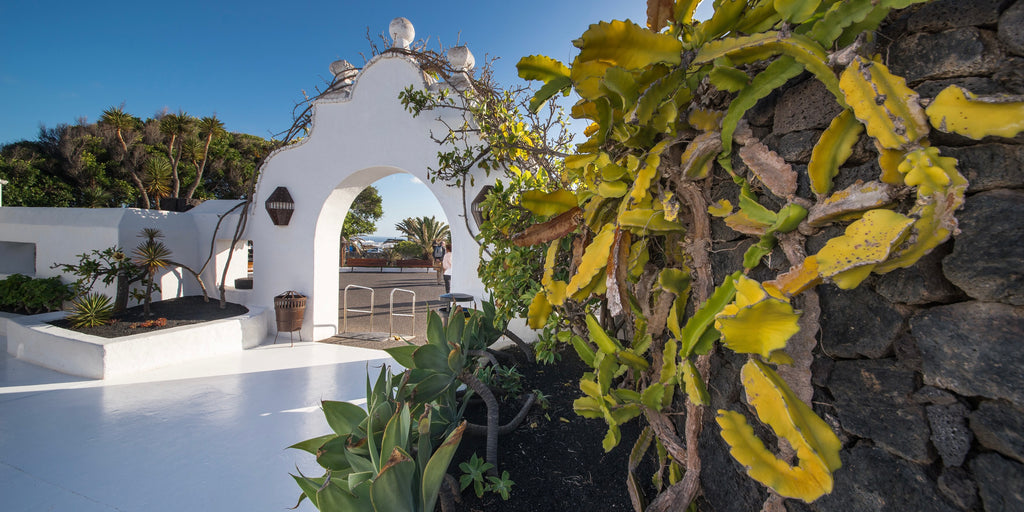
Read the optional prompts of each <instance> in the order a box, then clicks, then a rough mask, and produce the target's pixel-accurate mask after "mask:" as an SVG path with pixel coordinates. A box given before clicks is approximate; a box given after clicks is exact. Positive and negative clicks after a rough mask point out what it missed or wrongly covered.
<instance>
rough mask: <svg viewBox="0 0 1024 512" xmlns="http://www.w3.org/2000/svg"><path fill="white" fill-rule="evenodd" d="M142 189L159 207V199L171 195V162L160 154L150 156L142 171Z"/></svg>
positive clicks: (157, 207) (158, 207)
mask: <svg viewBox="0 0 1024 512" xmlns="http://www.w3.org/2000/svg"><path fill="white" fill-rule="evenodd" d="M142 183H143V191H144V192H145V193H147V194H149V195H150V196H151V197H152V198H153V200H154V201H155V202H156V209H157V210H159V209H160V200H161V199H163V198H165V197H169V196H170V195H171V164H170V163H169V162H168V161H167V160H166V159H164V158H163V157H160V156H152V157H150V158H149V160H146V163H145V165H144V166H143V171H142Z"/></svg>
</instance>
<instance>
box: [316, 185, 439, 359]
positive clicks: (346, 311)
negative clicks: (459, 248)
mask: <svg viewBox="0 0 1024 512" xmlns="http://www.w3.org/2000/svg"><path fill="white" fill-rule="evenodd" d="M346 181H348V180H346ZM344 185H345V183H343V184H342V185H340V186H339V189H344V188H346V187H344ZM435 186H436V185H435ZM371 187H372V189H371ZM371 190H372V191H375V194H374V193H372V192H368V191H371ZM351 192H353V191H351V190H350V193H351ZM374 196H376V197H374ZM378 198H379V201H380V203H379V204H380V210H379V211H380V213H381V215H380V217H379V218H377V219H376V220H372V221H371V222H369V223H368V222H366V220H367V219H366V217H367V213H368V212H369V213H372V212H373V211H374V208H373V205H374V202H375V201H376V200H377V199H378ZM449 206H451V205H449ZM449 215H450V214H449V213H447V212H446V211H445V208H444V207H442V205H441V202H440V201H439V200H438V198H437V196H436V195H435V193H434V192H432V191H431V188H430V187H428V186H427V185H426V184H425V183H423V182H422V181H420V180H419V179H418V178H416V177H415V176H413V175H412V174H408V173H405V172H396V173H393V174H389V175H387V176H385V177H381V178H378V179H376V180H375V181H373V182H372V183H369V184H368V185H364V186H362V188H361V190H360V191H359V192H357V193H356V194H355V197H354V199H353V200H352V202H351V203H350V205H349V208H348V209H347V210H346V214H345V217H346V218H345V221H344V222H343V223H342V224H341V226H340V227H339V230H338V237H339V244H338V262H339V271H338V335H337V336H335V337H333V338H332V340H333V341H336V342H338V343H344V344H348V345H356V346H365V347H371V348H384V347H386V346H398V345H401V344H404V341H402V339H408V340H410V341H412V342H413V343H425V342H426V339H425V338H426V324H427V315H428V313H429V311H431V310H435V311H436V310H438V309H439V308H440V307H442V306H444V305H446V304H447V303H446V302H445V301H443V300H442V299H441V297H440V296H441V294H443V293H445V288H444V283H445V279H444V277H443V275H442V273H441V272H440V270H439V269H440V265H441V263H442V261H443V259H444V258H443V251H445V250H446V249H445V246H446V245H447V246H448V247H451V245H450V244H451V232H450V227H449V226H450V222H449ZM370 217H372V215H370ZM435 251H439V252H435ZM435 256H436V258H435Z"/></svg>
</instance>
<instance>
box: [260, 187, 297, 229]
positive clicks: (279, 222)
mask: <svg viewBox="0 0 1024 512" xmlns="http://www.w3.org/2000/svg"><path fill="white" fill-rule="evenodd" d="M266 207H267V213H268V214H270V220H271V222H273V223H274V225H275V226H287V225H288V222H289V221H290V220H291V219H292V213H293V212H295V201H293V200H292V195H291V194H289V193H288V189H287V188H285V187H277V188H276V189H274V193H272V194H270V197H268V198H267V202H266Z"/></svg>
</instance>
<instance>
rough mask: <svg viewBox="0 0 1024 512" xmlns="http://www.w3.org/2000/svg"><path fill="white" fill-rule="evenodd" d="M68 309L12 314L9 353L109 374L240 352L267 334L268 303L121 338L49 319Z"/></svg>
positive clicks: (80, 372) (74, 371)
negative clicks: (217, 317)
mask: <svg viewBox="0 0 1024 512" xmlns="http://www.w3.org/2000/svg"><path fill="white" fill-rule="evenodd" d="M65 314H66V313H65V312H54V313H45V314H42V315H34V316H25V317H20V318H10V319H8V321H7V353H8V354H10V355H12V356H14V357H17V358H18V359H22V360H24V361H28V362H30V363H33V364H37V365H40V366H44V367H46V368H50V369H52V370H57V371H59V372H62V373H67V374H70V375H77V376H80V377H89V378H93V379H106V378H111V377H118V376H122V375H130V374H133V373H139V372H144V371H147V370H152V369H154V368H160V367H164V366H170V365H173V364H177V363H182V362H185V361H192V360H196V359H203V358H206V357H211V356H217V355H222V354H228V353H232V352H239V351H241V350H243V349H246V348H252V347H255V346H257V345H259V344H260V342H261V341H263V339H265V338H266V336H267V319H266V315H267V310H266V308H258V307H252V306H250V307H249V312H248V313H247V314H244V315H240V316H236V317H231V318H225V319H221V320H213V321H210V322H204V323H201V324H194V325H184V326H181V327H172V328H170V329H162V330H159V331H152V332H148V333H140V334H134V335H131V336H123V337H120V338H102V337H99V336H91V335H88V334H82V333H80V332H75V331H70V330H67V329H62V328H60V327H57V326H54V325H50V324H48V323H46V322H49V321H52V320H56V319H59V318H62V317H63V316H64V315H65Z"/></svg>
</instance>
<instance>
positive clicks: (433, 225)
mask: <svg viewBox="0 0 1024 512" xmlns="http://www.w3.org/2000/svg"><path fill="white" fill-rule="evenodd" d="M395 229H397V230H398V231H400V232H401V233H402V234H404V235H405V236H406V237H407V238H408V239H409V241H410V242H414V243H415V244H416V245H419V246H420V247H422V248H423V252H425V253H427V257H428V258H429V259H430V263H431V264H433V263H434V251H433V250H432V249H433V247H434V242H443V241H445V240H448V239H450V238H451V231H450V230H449V229H448V224H445V223H444V222H441V221H439V220H437V219H435V218H434V217H433V216H430V217H418V218H417V217H409V218H406V219H404V220H402V222H399V223H398V224H395Z"/></svg>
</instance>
